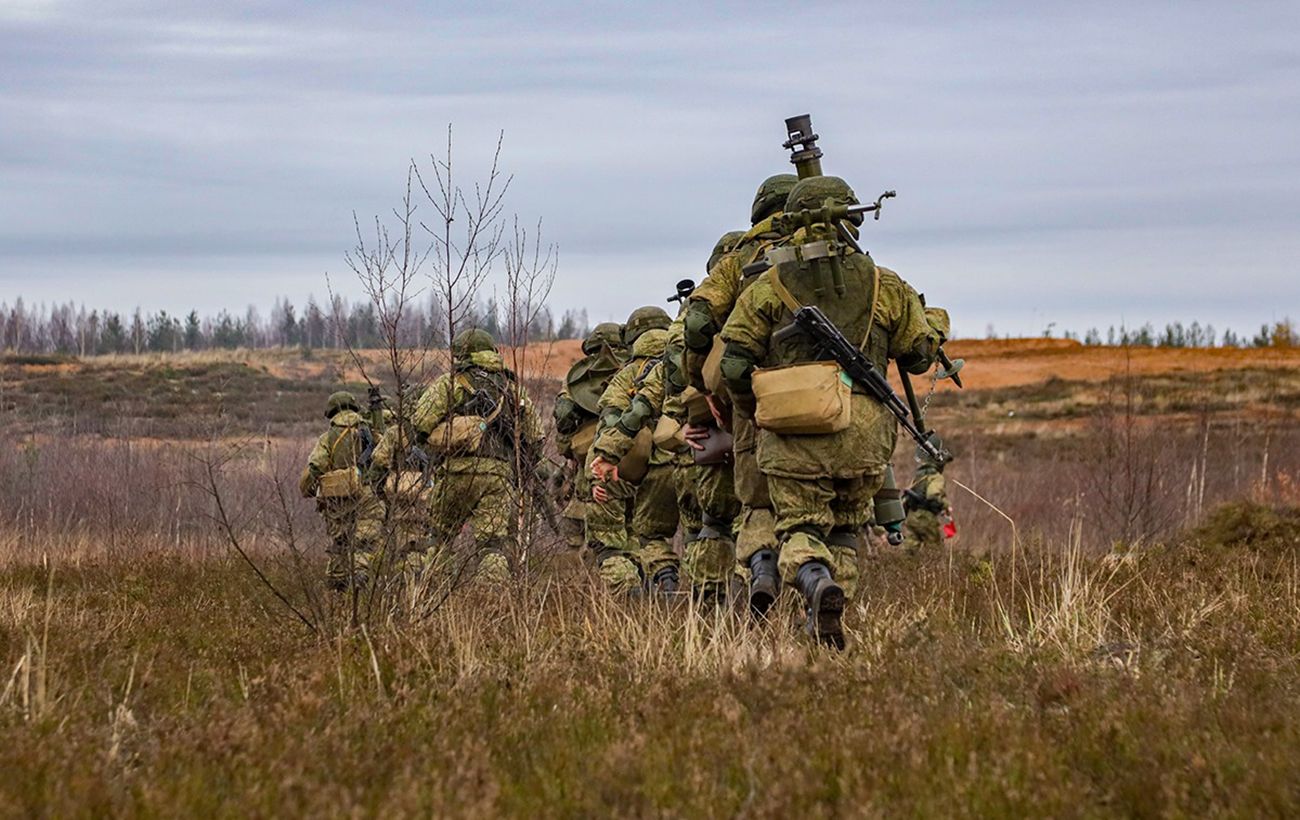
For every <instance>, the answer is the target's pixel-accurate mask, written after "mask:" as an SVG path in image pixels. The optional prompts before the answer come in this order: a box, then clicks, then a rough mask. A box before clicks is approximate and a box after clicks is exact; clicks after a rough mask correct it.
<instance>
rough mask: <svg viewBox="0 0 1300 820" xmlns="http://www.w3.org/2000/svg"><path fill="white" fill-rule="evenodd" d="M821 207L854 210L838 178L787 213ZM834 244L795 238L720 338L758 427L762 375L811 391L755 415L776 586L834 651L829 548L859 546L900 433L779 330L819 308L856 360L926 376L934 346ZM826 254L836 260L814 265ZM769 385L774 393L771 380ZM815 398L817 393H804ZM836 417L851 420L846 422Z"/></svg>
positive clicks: (906, 297)
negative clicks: (800, 415)
mask: <svg viewBox="0 0 1300 820" xmlns="http://www.w3.org/2000/svg"><path fill="white" fill-rule="evenodd" d="M827 200H830V203H831V204H856V203H857V199H856V197H855V196H854V194H853V191H852V189H851V188H849V186H848V184H847V183H845V182H844V180H842V179H839V178H837V177H822V176H818V177H811V178H808V179H805V180H802V181H801V182H799V183H798V184H797V185H796V186H795V187H794V189H793V190H792V191H791V192H790V196H789V199H788V201H787V202H786V206H785V212H786V214H792V213H793V212H797V211H803V210H805V209H811V208H819V207H821V206H823V205H824V204H826V203H827ZM835 236H837V234H836V232H835V229H834V227H833V226H829V225H825V224H822V223H818V224H812V225H809V226H807V227H803V228H800V229H799V230H798V231H797V232H796V233H795V234H794V235H793V236H792V237H791V240H790V247H789V248H788V249H783V250H782V251H781V252H779V253H776V254H774V255H773V261H775V262H776V264H775V266H774V267H772V268H771V269H769V270H768V271H766V272H765V273H763V274H761V275H760V276H759V277H758V279H757V281H756V282H755V283H754V284H753V285H751V286H750V287H749V288H748V289H747V290H746V291H745V292H744V293H743V294H741V296H740V298H739V299H738V300H737V304H736V308H735V310H734V311H733V312H732V314H731V317H730V318H729V319H728V321H727V324H726V326H725V327H724V328H723V330H722V338H723V340H724V341H725V342H726V348H725V352H724V354H723V357H722V365H721V367H722V374H723V377H724V378H725V379H726V383H727V387H728V389H729V390H730V392H731V396H732V400H733V401H734V403H735V408H736V412H737V415H739V416H741V417H743V418H754V417H755V413H756V411H758V410H760V398H759V396H757V395H756V393H755V389H754V387H755V381H754V380H755V371H756V369H758V368H777V367H785V368H786V369H785V370H783V371H781V372H780V373H778V374H777V378H779V379H780V389H781V390H788V389H789V388H790V387H791V386H792V384H794V383H796V382H792V379H795V380H798V381H799V382H803V383H804V384H807V385H810V386H809V387H808V388H806V389H803V390H802V391H801V392H796V393H795V394H794V395H797V396H799V397H800V398H801V399H802V398H803V396H805V395H807V399H806V400H802V401H798V402H795V404H798V405H800V407H797V408H796V407H790V405H789V404H785V405H783V406H777V399H778V398H780V395H778V393H777V391H773V392H768V390H767V389H765V390H764V391H763V392H764V398H768V399H769V401H770V402H771V403H770V404H769V405H767V406H765V407H762V408H761V409H762V410H765V411H768V412H767V413H764V414H763V416H764V418H765V419H766V421H765V425H766V426H765V427H764V428H762V429H759V431H758V451H757V452H758V466H759V469H761V470H762V472H763V473H764V474H766V476H767V480H768V490H769V493H770V495H771V499H772V502H773V508H774V512H775V516H776V527H775V531H776V536H777V539H778V543H779V558H778V569H779V571H780V574H781V578H782V580H783V581H784V582H785V583H787V584H793V585H794V586H795V587H796V588H797V589H798V590H799V592H800V593H801V594H802V595H803V598H804V602H805V608H806V612H807V616H808V621H807V630H808V632H809V633H810V634H811V635H812V636H814V637H815V638H816V639H817V640H819V641H820V642H822V643H825V644H827V645H830V646H833V647H836V648H840V647H842V646H843V645H844V635H843V628H842V626H841V623H840V618H841V614H842V612H843V609H844V603H845V596H844V590H843V588H842V587H840V586H839V584H837V583H836V581H835V577H834V570H833V567H834V566H835V564H836V556H835V553H834V552H833V551H832V547H833V546H841V547H843V548H845V549H850V550H852V549H856V547H857V543H858V532H859V531H860V530H861V528H862V527H863V525H864V524H865V523H866V520H867V518H868V515H869V513H868V510H869V503H870V501H871V499H872V497H873V496H874V495H875V493H876V491H877V489H878V488H879V487H880V486H881V484H882V483H883V476H884V472H885V467H886V466H887V465H888V463H889V459H890V456H891V454H892V453H893V450H894V443H895V439H896V436H897V428H896V425H895V422H894V419H893V417H892V416H890V415H889V413H888V412H887V411H886V410H885V409H884V408H883V407H881V406H880V405H879V404H878V403H876V402H875V401H874V400H873V399H871V398H870V397H869V396H868V395H866V393H865V390H864V389H863V388H860V387H858V386H856V385H851V384H846V383H845V379H844V377H843V376H842V374H839V375H835V374H837V373H839V371H838V370H837V369H836V368H834V367H831V368H826V367H825V366H818V365H816V364H811V363H814V362H815V361H816V355H817V354H816V351H815V349H814V347H813V345H812V344H811V342H810V340H809V339H808V338H807V337H806V336H805V335H804V334H803V333H801V332H797V331H796V332H792V333H784V332H781V331H784V330H786V329H787V328H788V327H789V326H790V325H791V323H792V319H793V313H794V311H795V310H797V309H798V308H799V307H801V306H803V305H808V304H815V305H817V306H818V307H820V308H821V309H822V310H823V311H824V312H825V313H826V315H827V316H828V317H829V318H830V319H831V321H832V322H834V323H835V325H836V326H837V327H838V328H839V330H840V331H841V332H842V333H843V334H844V335H845V336H846V337H848V338H849V339H852V340H854V341H855V343H856V342H857V341H858V340H861V342H860V344H861V345H862V348H863V352H864V353H865V354H866V355H867V357H868V358H869V359H870V360H871V361H872V362H873V363H874V365H875V366H876V367H877V368H878V369H880V370H881V371H882V372H883V371H884V370H885V369H886V367H887V365H888V362H889V360H890V359H895V360H897V361H898V363H899V365H900V366H901V367H903V368H904V369H906V370H907V371H909V372H912V373H924V372H925V371H926V370H927V369H928V368H929V367H930V365H931V364H933V362H934V358H935V356H936V355H937V353H938V348H939V338H938V334H937V333H936V331H935V330H934V329H933V328H931V327H930V325H929V323H928V322H927V321H926V316H925V311H924V308H923V307H922V305H921V303H920V300H919V299H917V297H916V294H915V292H914V291H913V290H911V289H910V288H908V287H907V286H906V285H905V283H904V282H903V281H902V280H901V279H900V278H899V277H898V275H897V274H895V273H893V272H892V271H888V270H885V269H883V268H877V267H876V265H875V264H874V263H873V262H872V260H871V257H870V256H868V255H867V254H866V253H863V252H861V251H859V250H858V249H857V248H856V245H853V244H850V243H842V242H835V241H834V239H833V237H835ZM823 241H826V244H821V243H822V242H823ZM813 242H816V243H817V244H815V245H814V244H811V243H813ZM805 245H807V247H806V248H805V247H804V246H805ZM822 252H825V253H828V254H833V256H834V258H833V259H830V258H827V257H825V256H820V258H819V255H820V254H822ZM792 365H803V367H802V368H801V369H800V368H794V367H789V366H792ZM827 373H829V374H830V375H831V377H830V378H829V380H827V379H826V377H825V376H824V375H823V374H827ZM764 383H765V384H766V385H768V386H769V387H773V385H772V383H771V381H770V380H765V382H764ZM813 389H815V390H817V391H818V392H817V393H816V395H808V391H809V390H813ZM841 391H843V392H844V393H846V394H847V396H845V395H842V394H841ZM783 395H787V396H788V395H790V394H789V393H784V394H783ZM818 399H821V400H822V401H817V400H818ZM846 402H847V406H846ZM814 406H820V407H823V408H826V409H827V410H828V411H829V410H837V412H836V413H835V415H834V416H833V417H829V416H828V417H825V418H821V417H819V418H817V419H816V423H815V424H814V423H812V422H808V423H796V422H795V421H793V418H794V417H793V416H790V415H783V411H785V410H786V409H787V408H788V409H790V410H802V411H807V410H808V409H810V408H812V407H814ZM842 410H849V411H850V412H849V413H848V414H847V417H845V415H844V414H843V413H842V412H840V411H842ZM809 431H815V432H809Z"/></svg>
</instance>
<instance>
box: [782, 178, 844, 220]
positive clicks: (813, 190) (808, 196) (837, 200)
mask: <svg viewBox="0 0 1300 820" xmlns="http://www.w3.org/2000/svg"><path fill="white" fill-rule="evenodd" d="M828 199H829V200H831V203H832V204H834V205H857V204H858V197H857V194H855V193H853V189H852V188H850V187H849V184H848V183H847V182H845V181H844V180H842V179H840V178H839V177H809V178H807V179H802V180H800V181H799V184H797V185H795V186H794V188H792V189H791V190H790V196H789V197H788V198H787V199H786V201H785V212H786V213H787V214H792V213H794V212H796V211H806V210H808V209H810V208H820V207H822V206H823V205H825V204H826V200H828ZM857 221H859V222H860V221H861V215H858V218H857Z"/></svg>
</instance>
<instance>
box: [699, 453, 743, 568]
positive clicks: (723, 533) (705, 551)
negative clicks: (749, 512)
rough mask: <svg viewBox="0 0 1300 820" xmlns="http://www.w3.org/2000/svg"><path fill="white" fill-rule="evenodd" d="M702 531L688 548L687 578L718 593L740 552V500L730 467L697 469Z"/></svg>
mask: <svg viewBox="0 0 1300 820" xmlns="http://www.w3.org/2000/svg"><path fill="white" fill-rule="evenodd" d="M695 469H696V470H697V471H698V472H697V476H698V478H697V487H698V489H697V492H698V493H699V499H700V513H701V523H702V525H703V526H702V527H701V529H700V530H699V535H698V536H697V537H696V538H695V539H694V540H693V541H691V542H690V543H689V544H688V545H687V548H686V564H687V575H689V576H690V578H691V583H692V584H693V585H694V586H696V587H701V586H708V587H712V588H713V589H714V590H721V588H722V587H723V586H724V585H725V584H726V583H727V582H728V581H729V580H730V578H731V574H732V566H733V564H734V562H735V552H736V542H735V536H736V526H737V523H738V522H737V519H738V518H739V516H740V500H739V499H738V498H736V488H735V481H734V476H733V473H732V467H731V465H730V464H712V465H708V466H702V467H697V468H695Z"/></svg>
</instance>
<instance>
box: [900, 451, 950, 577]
mask: <svg viewBox="0 0 1300 820" xmlns="http://www.w3.org/2000/svg"><path fill="white" fill-rule="evenodd" d="M936 440H937V439H936ZM917 460H918V462H919V466H918V467H917V468H916V476H915V478H913V480H912V486H911V487H909V488H908V489H907V490H905V491H904V492H903V506H904V507H905V508H906V509H907V519H906V520H904V521H903V533H904V537H903V549H906V550H909V551H912V552H915V551H917V550H919V549H921V548H922V547H928V548H932V549H933V548H938V547H941V546H943V542H944V538H945V533H944V523H945V522H944V521H943V519H944V518H947V519H948V520H949V521H951V519H952V510H951V508H950V507H949V506H948V494H947V492H946V488H945V486H944V480H943V465H942V464H936V463H935V461H934V459H932V458H930V456H929V454H928V453H926V452H925V451H924V450H921V449H920V448H917Z"/></svg>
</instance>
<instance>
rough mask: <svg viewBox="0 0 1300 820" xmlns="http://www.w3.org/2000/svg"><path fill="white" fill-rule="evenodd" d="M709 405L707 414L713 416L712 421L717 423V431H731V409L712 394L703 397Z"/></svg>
mask: <svg viewBox="0 0 1300 820" xmlns="http://www.w3.org/2000/svg"><path fill="white" fill-rule="evenodd" d="M704 398H705V399H706V400H707V401H708V403H709V412H710V413H712V414H713V420H714V421H715V422H717V425H718V429H719V430H730V429H731V408H730V407H728V406H726V405H725V404H723V403H722V402H721V401H719V400H718V399H717V397H715V396H714V395H713V394H711V393H710V394H709V395H707V396H705V397H704Z"/></svg>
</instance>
